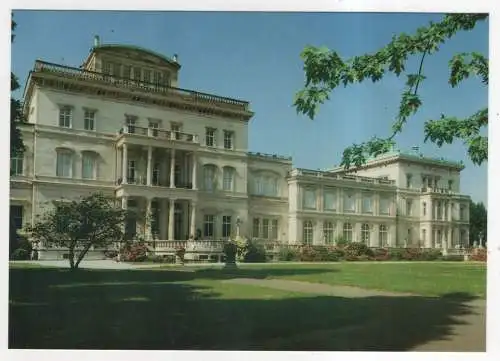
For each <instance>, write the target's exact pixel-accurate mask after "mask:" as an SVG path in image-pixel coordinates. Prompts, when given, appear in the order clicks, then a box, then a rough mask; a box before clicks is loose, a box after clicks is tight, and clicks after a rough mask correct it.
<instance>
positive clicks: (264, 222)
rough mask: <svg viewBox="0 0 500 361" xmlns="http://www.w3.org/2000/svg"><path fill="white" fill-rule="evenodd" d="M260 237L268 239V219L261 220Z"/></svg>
mask: <svg viewBox="0 0 500 361" xmlns="http://www.w3.org/2000/svg"><path fill="white" fill-rule="evenodd" d="M262 238H264V239H269V219H267V218H264V219H263V220H262Z"/></svg>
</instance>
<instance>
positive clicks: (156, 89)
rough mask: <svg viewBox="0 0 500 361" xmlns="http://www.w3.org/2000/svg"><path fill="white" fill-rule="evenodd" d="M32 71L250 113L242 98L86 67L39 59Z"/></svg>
mask: <svg viewBox="0 0 500 361" xmlns="http://www.w3.org/2000/svg"><path fill="white" fill-rule="evenodd" d="M33 73H46V74H56V75H59V76H63V77H65V78H72V79H75V80H86V81H93V82H99V83H104V84H107V85H111V86H113V87H119V88H123V89H129V90H132V91H141V92H146V93H151V94H157V95H163V96H166V97H168V98H171V99H172V100H179V101H182V102H186V101H188V102H190V103H194V104H200V105H216V106H223V107H224V108H229V109H233V110H235V111H242V112H247V113H250V107H249V103H248V102H246V101H242V100H237V99H232V98H227V97H221V96H218V95H213V94H207V93H200V92H197V91H193V90H187V89H181V88H175V87H171V86H167V85H163V84H155V83H150V82H144V81H139V80H132V79H129V78H123V77H119V76H114V75H107V74H103V73H99V72H95V71H90V70H86V69H80V68H73V67H69V66H65V65H60V64H54V63H49V62H45V61H41V60H37V61H36V62H35V67H34V69H33Z"/></svg>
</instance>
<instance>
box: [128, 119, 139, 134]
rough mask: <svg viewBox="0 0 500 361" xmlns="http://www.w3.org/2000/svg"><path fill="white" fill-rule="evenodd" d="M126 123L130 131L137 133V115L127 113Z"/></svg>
mask: <svg viewBox="0 0 500 361" xmlns="http://www.w3.org/2000/svg"><path fill="white" fill-rule="evenodd" d="M125 122H126V123H125V124H126V125H127V128H128V133H130V134H134V133H135V124H136V122H137V117H136V116H134V115H125Z"/></svg>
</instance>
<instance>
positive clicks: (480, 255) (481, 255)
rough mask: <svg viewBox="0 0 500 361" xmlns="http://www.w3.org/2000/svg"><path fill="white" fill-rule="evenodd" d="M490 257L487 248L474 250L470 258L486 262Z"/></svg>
mask: <svg viewBox="0 0 500 361" xmlns="http://www.w3.org/2000/svg"><path fill="white" fill-rule="evenodd" d="M487 259H488V255H487V252H486V249H484V248H483V249H477V250H474V251H473V253H472V255H471V256H470V258H469V260H471V261H476V262H486V261H487Z"/></svg>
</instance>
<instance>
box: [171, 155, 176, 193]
mask: <svg viewBox="0 0 500 361" xmlns="http://www.w3.org/2000/svg"><path fill="white" fill-rule="evenodd" d="M170 188H175V149H172V150H171V152H170Z"/></svg>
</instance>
